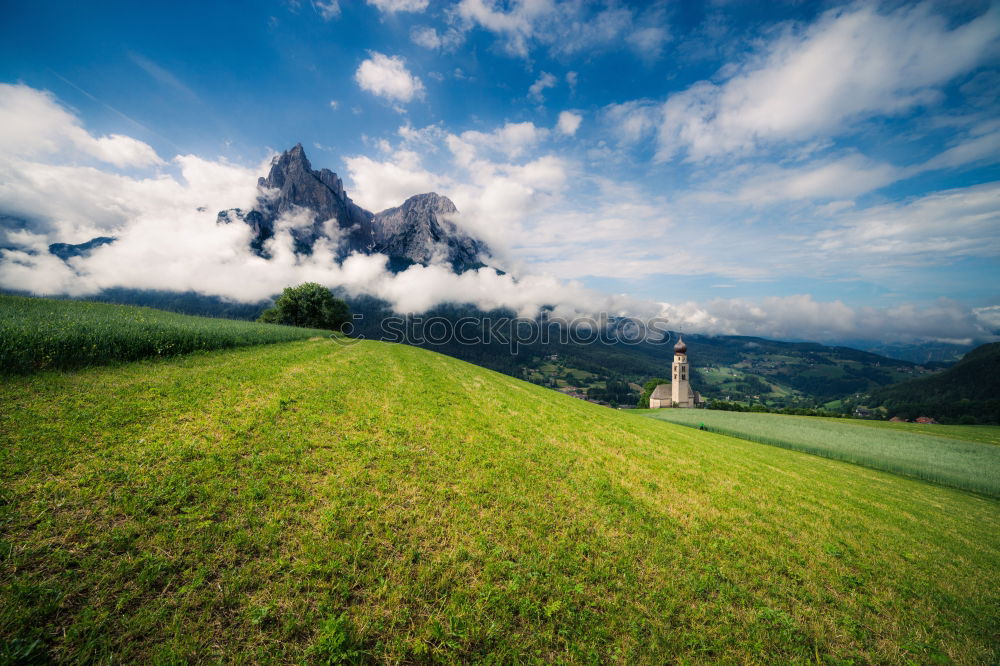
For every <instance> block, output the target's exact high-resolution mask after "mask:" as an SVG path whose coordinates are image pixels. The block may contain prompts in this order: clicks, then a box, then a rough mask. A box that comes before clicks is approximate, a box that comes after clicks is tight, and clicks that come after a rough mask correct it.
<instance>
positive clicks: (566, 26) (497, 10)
mask: <svg viewBox="0 0 1000 666" xmlns="http://www.w3.org/2000/svg"><path fill="white" fill-rule="evenodd" d="M453 15H454V17H455V18H456V19H457V20H458V22H459V27H460V28H461V29H462V30H470V29H472V28H473V27H479V28H482V29H484V30H487V31H489V32H492V33H493V34H495V35H496V36H497V37H498V38H499V40H500V44H501V46H502V48H503V50H504V51H506V52H507V53H509V54H510V55H514V56H519V57H527V56H528V54H529V53H530V51H531V49H532V48H533V47H534V46H535V45H542V46H545V47H547V48H548V49H549V51H550V52H551V54H552V55H554V56H566V55H572V54H576V53H583V52H593V51H597V50H601V49H607V48H614V47H616V46H618V45H619V44H620V43H621V42H622V41H623V40H624V41H626V42H629V43H631V44H632V45H633V47H634V48H637V49H639V50H640V51H643V53H644V54H645V55H647V56H649V55H653V52H654V51H655V50H656V44H655V42H656V40H657V39H666V36H667V35H668V31H667V30H666V29H665V28H664V27H662V26H660V25H655V24H656V23H659V22H660V21H661V18H660V17H659V16H658V15H655V14H647V15H644V16H641V17H640V16H636V15H635V14H634V13H633V12H632V10H631V9H628V8H624V7H618V6H616V5H615V3H608V4H607V5H606V6H605V7H604V8H603V9H599V8H598V5H597V3H586V2H579V1H576V0H569V1H564V2H560V1H558V0H521V1H519V2H513V3H510V4H509V5H508V4H507V3H501V2H498V1H496V0H461V1H460V2H459V3H458V5H456V6H455V8H454V10H453ZM651 24H654V25H651ZM657 55H658V54H657Z"/></svg>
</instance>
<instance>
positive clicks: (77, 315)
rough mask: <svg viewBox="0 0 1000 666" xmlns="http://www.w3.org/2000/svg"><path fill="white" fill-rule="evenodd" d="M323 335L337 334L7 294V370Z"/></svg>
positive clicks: (3, 365)
mask: <svg viewBox="0 0 1000 666" xmlns="http://www.w3.org/2000/svg"><path fill="white" fill-rule="evenodd" d="M317 335H330V332H329V331H319V330H310V329H303V328H294V327H292V326H278V325H274V324H257V323H254V322H248V321H237V320H232V319H212V318H208V317H191V316H188V315H181V314H175V313H173V312H164V311H163V310H154V309H153V308H144V307H133V306H126V305H110V304H108V303H92V302H87V301H66V300H56V299H49V298H30V297H24V296H11V295H8V294H0V373H26V372H34V371H37V370H42V369H46V368H58V369H70V368H80V367H85V366H92V365H103V364H107V363H119V362H122V361H134V360H138V359H142V358H150V357H166V356H175V355H177V354H186V353H189V352H193V351H204V350H208V349H224V348H229V347H242V346H245V345H258V344H265V343H271V342H287V341H289V340H302V339H304V338H309V337H312V336H317Z"/></svg>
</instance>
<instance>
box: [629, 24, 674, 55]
mask: <svg viewBox="0 0 1000 666" xmlns="http://www.w3.org/2000/svg"><path fill="white" fill-rule="evenodd" d="M669 39H670V33H668V32H667V30H666V29H665V28H662V27H659V26H650V27H648V28H640V29H639V30H636V31H635V32H633V33H632V34H631V35H629V36H628V43H629V44H630V45H631V46H632V48H634V49H635V51H636V53H638V54H639V55H640V56H641V57H642V58H644V59H645V60H657V59H658V58H659V57H660V56H661V55H662V54H663V45H664V44H665V43H666V42H667V41H668V40H669Z"/></svg>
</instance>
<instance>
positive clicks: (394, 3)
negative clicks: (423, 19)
mask: <svg viewBox="0 0 1000 666" xmlns="http://www.w3.org/2000/svg"><path fill="white" fill-rule="evenodd" d="M366 2H368V4H369V5H371V6H373V7H377V8H378V10H379V11H380V12H382V13H383V14H395V13H396V12H422V11H424V10H425V9H427V5H428V4H429V0H366Z"/></svg>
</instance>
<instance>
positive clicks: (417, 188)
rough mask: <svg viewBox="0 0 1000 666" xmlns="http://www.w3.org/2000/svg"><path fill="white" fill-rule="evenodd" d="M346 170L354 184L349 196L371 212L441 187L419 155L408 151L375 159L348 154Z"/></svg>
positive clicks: (441, 182)
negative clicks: (379, 159)
mask: <svg viewBox="0 0 1000 666" xmlns="http://www.w3.org/2000/svg"><path fill="white" fill-rule="evenodd" d="M346 162H347V170H348V172H349V173H350V176H351V181H352V182H353V184H354V187H353V188H352V190H351V197H352V198H353V199H354V200H355V201H356V202H357V203H358V204H359V205H361V206H363V207H365V208H367V209H368V210H372V211H380V210H385V209H386V208H393V207H395V206H398V205H400V204H401V203H403V201H405V200H406V199H407V198H409V197H411V196H413V195H415V194H422V193H424V192H432V191H435V190H438V189H440V188H441V186H442V184H443V180H442V179H441V178H440V177H438V176H436V175H434V174H432V173H431V172H429V171H427V170H426V169H424V168H423V166H422V165H421V160H420V156H419V155H418V154H417V153H415V152H413V151H410V150H399V151H396V152H394V153H393V154H392V155H391V156H390V157H389V158H388V159H387V160H385V161H381V162H379V161H377V160H373V159H371V158H370V157H367V156H364V155H357V156H354V157H348V158H347V160H346Z"/></svg>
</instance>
